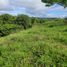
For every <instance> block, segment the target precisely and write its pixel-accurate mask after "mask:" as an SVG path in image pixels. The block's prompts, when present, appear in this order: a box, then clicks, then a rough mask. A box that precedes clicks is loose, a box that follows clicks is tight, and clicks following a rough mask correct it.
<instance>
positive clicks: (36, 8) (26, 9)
mask: <svg viewBox="0 0 67 67" xmlns="http://www.w3.org/2000/svg"><path fill="white" fill-rule="evenodd" d="M45 5H46V3H43V2H41V0H0V14H4V13H9V14H12V15H17V14H26V15H29V16H35V17H52V18H53V17H57V18H59V17H60V18H63V17H67V8H64V7H63V6H60V5H58V4H54V5H52V6H50V7H47V6H45Z"/></svg>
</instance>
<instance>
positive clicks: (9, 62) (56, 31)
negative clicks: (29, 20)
mask: <svg viewBox="0 0 67 67" xmlns="http://www.w3.org/2000/svg"><path fill="white" fill-rule="evenodd" d="M0 67H67V25H66V24H64V23H63V22H54V21H51V22H50V21H48V22H45V23H44V24H38V25H34V26H33V27H32V28H30V29H27V30H24V31H20V32H18V33H14V34H10V35H8V36H5V37H2V38H0Z"/></svg>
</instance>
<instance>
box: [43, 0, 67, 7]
mask: <svg viewBox="0 0 67 67" xmlns="http://www.w3.org/2000/svg"><path fill="white" fill-rule="evenodd" d="M42 2H44V3H47V4H49V5H51V4H54V3H58V4H61V5H64V7H67V0H42Z"/></svg>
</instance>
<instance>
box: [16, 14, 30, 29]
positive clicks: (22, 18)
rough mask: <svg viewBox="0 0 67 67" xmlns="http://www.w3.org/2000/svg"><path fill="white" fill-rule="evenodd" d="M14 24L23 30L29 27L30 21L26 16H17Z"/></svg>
mask: <svg viewBox="0 0 67 67" xmlns="http://www.w3.org/2000/svg"><path fill="white" fill-rule="evenodd" d="M15 22H16V23H17V24H19V25H22V26H23V27H24V29H27V28H29V27H31V19H30V17H28V16H27V15H22V14H21V15H18V16H17V18H16V21H15Z"/></svg>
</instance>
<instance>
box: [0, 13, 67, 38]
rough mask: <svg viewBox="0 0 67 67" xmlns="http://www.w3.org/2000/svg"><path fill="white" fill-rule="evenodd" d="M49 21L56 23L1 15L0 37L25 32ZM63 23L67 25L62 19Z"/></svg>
mask: <svg viewBox="0 0 67 67" xmlns="http://www.w3.org/2000/svg"><path fill="white" fill-rule="evenodd" d="M50 20H55V21H56V20H57V19H56V18H49V19H48V18H37V17H29V16H27V15H23V14H20V15H17V16H13V15H10V14H2V15H0V37H1V36H6V35H8V34H10V33H13V32H18V31H19V30H24V29H25V30H26V29H28V28H31V27H32V26H33V25H36V24H44V23H45V22H47V21H50ZM60 20H61V19H60ZM64 22H65V23H67V18H65V19H64Z"/></svg>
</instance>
